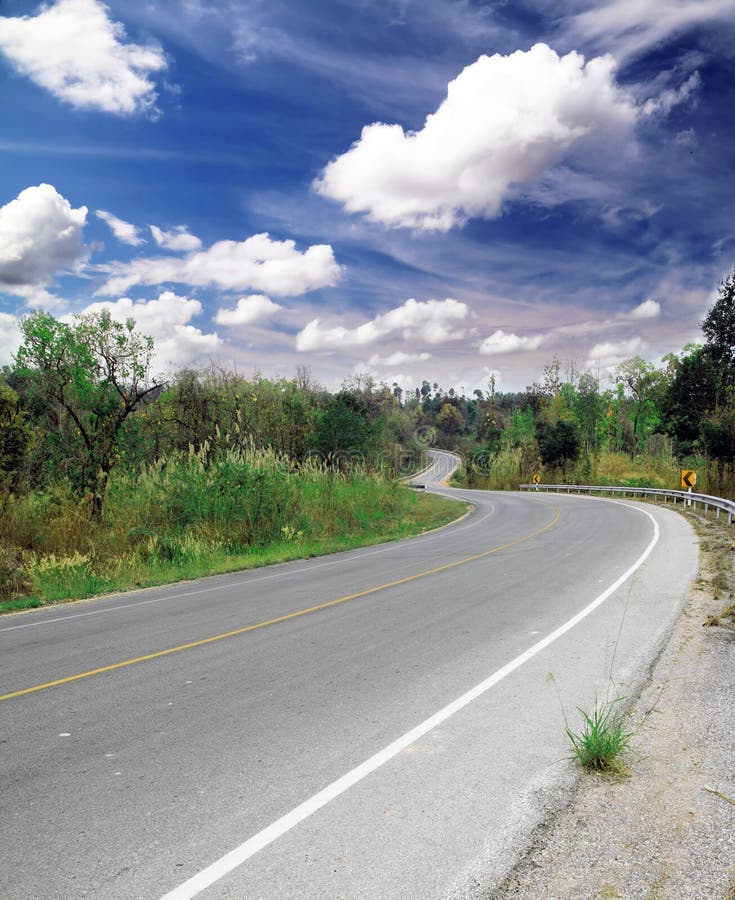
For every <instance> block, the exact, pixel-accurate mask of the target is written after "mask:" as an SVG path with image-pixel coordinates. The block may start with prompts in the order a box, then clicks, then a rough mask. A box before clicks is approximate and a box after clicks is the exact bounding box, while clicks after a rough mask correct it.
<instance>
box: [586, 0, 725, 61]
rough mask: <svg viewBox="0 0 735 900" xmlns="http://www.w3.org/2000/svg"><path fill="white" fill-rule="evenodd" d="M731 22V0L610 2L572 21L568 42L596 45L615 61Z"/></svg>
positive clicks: (595, 7) (628, 0)
mask: <svg viewBox="0 0 735 900" xmlns="http://www.w3.org/2000/svg"><path fill="white" fill-rule="evenodd" d="M728 21H729V22H735V6H733V3H732V0H646V2H645V3H642V2H640V0H612V2H610V3H607V4H593V5H592V7H591V8H590V9H587V10H585V11H584V12H582V13H579V14H577V15H576V16H574V17H573V19H572V21H571V24H570V38H571V39H572V40H579V41H582V42H585V43H586V42H589V41H599V43H600V44H601V45H603V46H605V47H607V48H613V49H614V52H615V55H616V57H617V58H618V59H623V58H625V57H628V56H632V55H635V54H636V53H640V52H642V51H644V50H646V49H648V48H650V47H653V46H655V45H657V44H660V43H662V42H663V41H665V40H668V39H669V38H671V37H674V36H675V35H677V34H680V33H682V32H684V31H686V30H688V29H690V28H693V27H696V26H700V25H712V24H717V23H718V22H728Z"/></svg>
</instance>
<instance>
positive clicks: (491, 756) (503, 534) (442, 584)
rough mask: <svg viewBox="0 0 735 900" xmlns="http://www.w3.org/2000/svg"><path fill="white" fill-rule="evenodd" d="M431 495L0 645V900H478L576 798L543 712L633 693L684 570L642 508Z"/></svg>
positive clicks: (663, 529) (687, 537)
mask: <svg viewBox="0 0 735 900" xmlns="http://www.w3.org/2000/svg"><path fill="white" fill-rule="evenodd" d="M437 466H438V467H440V468H441V471H440V470H439V469H435V470H434V472H433V473H426V474H425V475H423V476H422V478H421V480H422V481H426V482H428V483H437V482H438V481H440V480H441V477H442V475H443V474H445V473H446V470H447V468H450V467H451V463H450V462H449V461H448V459H447V457H446V455H443V454H437ZM442 490H446V489H444V488H442ZM450 493H454V494H456V495H457V496H461V497H465V498H468V499H471V500H472V501H473V503H474V504H475V507H476V508H475V510H474V511H473V513H472V514H471V515H470V516H468V517H467V518H465V519H464V520H462V521H461V522H459V523H458V524H455V525H452V526H449V527H447V528H444V529H442V530H440V531H437V532H434V533H432V534H428V535H425V536H422V537H420V538H414V539H411V540H408V541H404V542H401V543H394V544H387V545H382V546H380V547H373V548H369V549H366V550H364V551H354V552H349V553H344V554H339V555H335V556H331V557H325V558H322V559H319V560H310V561H303V562H298V563H292V564H287V565H282V566H276V567H273V568H269V569H262V570H257V571H251V572H248V573H244V574H241V575H231V576H222V577H217V578H210V579H204V580H202V581H198V582H191V583H187V584H183V585H175V586H171V587H168V588H159V589H155V590H148V591H141V592H136V593H132V594H126V595H124V596H115V597H109V598H105V599H102V600H96V601H88V602H81V603H75V604H69V605H66V606H64V607H56V608H51V609H46V610H39V611H36V612H33V613H28V614H22V615H15V616H9V617H4V618H2V619H0V834H2V839H1V840H0V896H1V897H3V898H6V900H14V898H23V900H26V898H34V900H44V898H74V900H77V898H83V897H99V898H160V897H162V896H163V895H166V894H169V893H170V894H171V897H176V898H183V897H188V896H195V895H196V892H197V890H198V889H199V888H200V887H201V888H202V892H201V896H204V897H237V898H240V897H243V898H244V897H247V898H256V897H257V898H279V900H280V898H292V897H293V898H297V897H298V898H317V897H318V898H322V897H324V898H330V900H335V898H399V897H405V898H416V897H419V896H420V897H475V896H481V895H482V891H484V890H489V889H491V887H492V884H493V883H495V881H496V880H497V879H498V878H499V877H500V876H501V875H502V872H503V871H504V868H505V866H506V865H507V864H508V863H509V862H510V861H512V859H513V856H514V854H515V853H517V852H519V850H521V849H522V847H523V844H524V841H525V840H526V839H527V838H528V835H529V833H530V830H531V829H532V828H533V826H534V824H535V823H536V822H537V821H538V819H539V818H540V817H542V816H543V814H544V811H545V809H546V808H548V807H549V806H550V805H553V803H555V802H557V800H558V794H559V791H560V790H561V791H562V792H563V790H564V789H565V787H566V786H567V785H568V783H569V778H570V777H571V776H570V767H569V764H568V763H567V762H566V761H565V758H566V757H567V755H568V748H567V747H566V744H565V738H564V713H563V711H562V710H563V708H564V709H565V710H566V713H567V715H568V716H570V717H572V716H573V715H574V709H575V707H576V706H577V705H587V706H589V705H590V704H591V703H592V702H593V700H594V697H595V696H596V695H597V696H604V694H605V692H606V691H608V690H610V687H609V685H610V676H611V675H612V677H613V678H614V680H615V682H616V687H615V688H614V689H613V690H614V692H616V693H619V692H621V691H627V690H628V689H629V687H630V685H631V684H632V683H634V681H635V679H636V678H639V677H640V675H641V673H642V672H643V671H644V669H645V666H646V665H647V664H648V663H649V662H650V660H651V658H652V656H653V654H654V653H655V650H656V648H657V647H658V646H659V644H660V642H661V640H662V639H663V637H664V635H665V634H666V632H667V631H668V629H669V628H670V627H671V624H672V622H673V621H674V619H675V617H676V615H677V613H678V611H679V609H680V608H681V604H682V602H683V599H684V596H685V593H686V588H687V586H688V583H689V581H690V579H691V578H692V577H693V576H694V573H695V566H696V553H697V548H696V540H695V538H694V536H693V534H692V532H691V530H690V528H689V526H688V525H687V524H686V523H685V522H684V520H682V519H681V518H680V517H679V516H677V515H676V514H675V513H673V512H670V511H668V510H660V509H657V508H655V507H651V506H646V505H643V504H633V503H626V502H614V501H606V500H600V499H594V498H577V497H556V496H549V495H545V494H543V495H535V494H503V493H483V492H450ZM582 611H584V612H586V614H585V615H584V616H583V617H580V619H579V621H574V617H575V616H577V615H578V614H580V612H582ZM529 651H530V652H529ZM437 714H438V715H437ZM432 717H434V718H433V719H432ZM231 851H234V852H233V853H232V855H231V856H230V857H226V854H228V853H230V852H231ZM223 857H226V858H225V859H224V860H223ZM202 871H204V872H205V873H206V877H205V879H204V881H203V883H202V884H200V885H197V884H194V883H192V882H191V881H190V879H192V878H193V877H196V876H197V873H200V872H202Z"/></svg>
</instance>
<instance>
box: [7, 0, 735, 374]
mask: <svg viewBox="0 0 735 900" xmlns="http://www.w3.org/2000/svg"><path fill="white" fill-rule="evenodd" d="M733 38H735V4H734V3H733V2H732V0H648V2H646V3H640V2H633V0H610V2H598V3H590V2H587V0H570V2H567V3H558V2H550V0H524V2H515V0H514V2H512V3H511V2H482V0H375V2H367V0H310V2H306V0H298V2H297V0H209V2H204V0H168V2H166V0H164V2H160V3H155V4H152V3H149V2H147V0H146V2H143V0H126V2H124V3H123V2H108V3H106V4H103V3H100V2H98V0H56V2H50V3H46V4H43V5H39V4H38V3H29V2H25V0H3V2H2V3H0V108H2V110H3V115H2V119H1V120H0V160H2V165H0V363H3V362H8V361H9V360H10V357H11V354H12V352H13V351H14V349H15V348H16V347H17V341H18V331H17V317H18V316H22V315H25V314H28V313H29V312H31V311H32V310H34V309H48V310H50V311H51V312H53V314H54V315H57V316H60V317H64V316H69V315H72V314H75V313H80V312H84V311H88V310H97V309H100V308H101V307H102V306H107V307H109V308H110V309H111V310H112V312H113V314H114V315H116V316H118V317H120V318H125V317H127V316H133V317H134V318H135V319H136V320H137V322H138V324H139V326H140V327H141V329H142V330H143V331H145V332H146V333H148V334H151V335H152V336H153V337H154V338H155V340H156V345H157V347H158V358H157V363H156V364H157V367H158V368H159V369H160V370H161V371H162V372H166V371H168V370H170V369H171V368H173V367H177V366H190V365H191V366H200V365H206V364H207V363H208V362H209V361H215V362H218V363H221V364H223V365H226V366H236V367H237V369H238V371H240V372H242V373H243V374H251V373H252V372H254V371H260V372H261V373H262V374H264V375H266V376H276V375H282V376H285V377H291V376H293V375H294V374H295V372H296V369H297V367H298V366H308V367H310V368H311V370H312V372H313V374H314V376H315V377H316V378H317V379H318V380H319V381H321V382H322V383H323V384H325V385H326V386H327V387H330V388H333V389H334V388H337V387H338V386H339V384H340V383H341V381H342V380H343V379H344V378H346V377H349V376H350V375H351V374H354V373H356V372H369V373H370V374H372V375H373V376H374V377H375V378H376V379H377V380H378V381H383V380H384V381H386V382H387V383H388V384H389V385H392V384H393V383H398V384H400V385H401V387H404V388H411V387H414V386H416V385H419V384H420V383H421V380H422V379H423V378H428V379H429V380H431V381H437V382H439V384H440V385H442V386H443V387H444V388H445V389H448V388H449V387H455V388H457V389H461V388H464V389H465V390H466V391H468V392H469V391H472V390H473V389H475V388H476V387H480V388H483V387H486V385H487V380H488V377H489V375H490V373H494V374H495V376H496V379H497V383H498V386H499V387H500V388H501V389H504V390H519V389H523V388H524V387H525V386H526V385H528V384H530V383H531V382H532V381H534V380H536V379H538V378H539V377H540V375H541V373H542V370H543V366H544V364H545V363H546V362H548V361H549V360H550V359H551V358H552V357H553V356H554V355H557V356H559V357H560V358H561V360H562V361H563V363H564V364H565V366H566V365H568V363H569V361H574V364H575V367H576V369H577V370H580V371H584V370H585V369H590V370H591V371H593V372H594V373H595V374H597V373H598V372H599V373H600V376H601V378H602V379H603V381H605V380H606V378H607V376H608V374H609V373H610V372H611V371H613V370H614V367H615V365H616V364H617V363H618V362H620V361H622V360H623V359H625V358H628V357H630V356H633V355H641V356H643V357H645V358H647V359H650V360H653V361H658V360H659V359H660V358H661V357H662V356H663V355H664V354H666V353H669V352H672V351H673V352H676V351H678V350H680V349H681V347H682V346H683V345H684V344H685V343H687V342H688V341H691V340H696V339H698V338H699V337H700V331H699V325H700V322H701V320H702V318H703V316H704V314H705V313H706V311H707V309H708V307H709V306H710V305H711V303H712V301H713V299H714V297H715V296H716V292H717V285H718V283H719V282H720V280H721V279H722V278H723V276H725V275H726V274H728V273H729V272H730V271H731V270H732V268H733V265H734V264H735V225H734V224H733V223H734V222H735V199H734V193H733V190H732V173H733V171H734V167H735V149H734V147H735V118H733V114H732V110H733V108H734V107H735V50H734V49H733V48H735V40H733Z"/></svg>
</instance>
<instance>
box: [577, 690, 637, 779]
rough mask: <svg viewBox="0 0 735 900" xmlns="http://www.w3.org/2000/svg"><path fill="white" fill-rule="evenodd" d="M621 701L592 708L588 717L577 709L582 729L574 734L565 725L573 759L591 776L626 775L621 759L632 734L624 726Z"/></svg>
mask: <svg viewBox="0 0 735 900" xmlns="http://www.w3.org/2000/svg"><path fill="white" fill-rule="evenodd" d="M623 701H624V698H622V697H618V698H617V699H615V700H610V701H607V702H605V703H602V704H600V703H598V702H597V701H595V705H594V707H593V709H592V712H591V713H588V712H586V711H585V710H583V709H579V710H578V711H579V713H580V715H581V716H582V728H581V729H580V730H579V731H573V730H572V729H571V728H570V727H569V726H568V725H567V728H566V732H567V737H568V738H569V740H570V742H571V745H572V753H573V758H574V759H576V760H578V762H579V763H580V765H581V766H582V767H583V768H584V769H587V770H588V771H592V772H603V773H608V774H614V775H622V774H624V773H625V771H626V768H625V764H624V762H623V761H622V759H621V756H622V755H623V754H624V753H625V751H626V750H628V749H629V748H630V741H631V739H632V738H633V736H634V732H633V731H632V730H631V729H630V728H629V727H628V726H627V724H626V722H627V716H626V712H625V709H624V708H623V705H622V704H623Z"/></svg>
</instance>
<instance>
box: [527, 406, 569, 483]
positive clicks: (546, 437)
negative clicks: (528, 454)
mask: <svg viewBox="0 0 735 900" xmlns="http://www.w3.org/2000/svg"><path fill="white" fill-rule="evenodd" d="M536 440H537V441H538V449H539V453H540V454H541V460H542V462H543V463H544V465H545V466H551V467H552V468H556V467H558V466H561V470H562V473H563V475H564V477H565V478H566V474H567V464H568V463H570V462H574V460H575V459H578V458H579V434H578V432H577V428H576V426H575V425H574V423H573V422H569V421H567V420H565V419H559V420H558V421H557V422H554V424H553V425H549V424H548V423H547V422H545V421H543V420H542V421H540V422H538V423H537V424H536Z"/></svg>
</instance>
